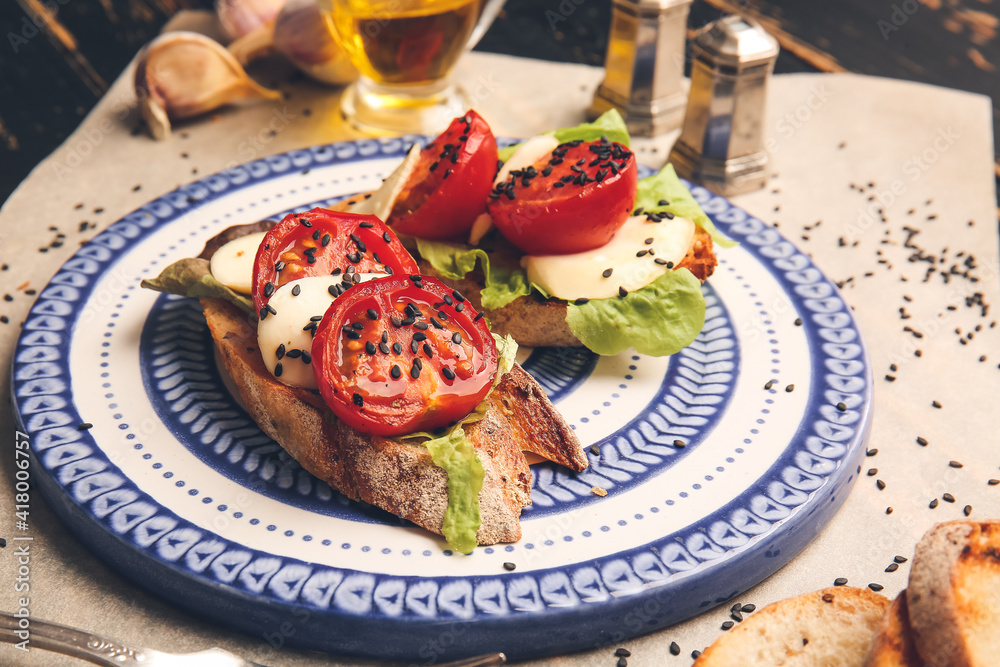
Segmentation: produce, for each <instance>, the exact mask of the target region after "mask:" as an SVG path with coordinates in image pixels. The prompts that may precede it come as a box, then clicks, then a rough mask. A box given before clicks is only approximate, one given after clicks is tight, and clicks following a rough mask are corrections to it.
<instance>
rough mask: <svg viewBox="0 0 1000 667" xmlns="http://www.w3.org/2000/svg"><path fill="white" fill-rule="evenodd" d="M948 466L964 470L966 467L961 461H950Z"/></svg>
mask: <svg viewBox="0 0 1000 667" xmlns="http://www.w3.org/2000/svg"><path fill="white" fill-rule="evenodd" d="M948 465H949V466H950V467H952V468H962V467H964V466H963V465H962V463H961V462H960V461H948Z"/></svg>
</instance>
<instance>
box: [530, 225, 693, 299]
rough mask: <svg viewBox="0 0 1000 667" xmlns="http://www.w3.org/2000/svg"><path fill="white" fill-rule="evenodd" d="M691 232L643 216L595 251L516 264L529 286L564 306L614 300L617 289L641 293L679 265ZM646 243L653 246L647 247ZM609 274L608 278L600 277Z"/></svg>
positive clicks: (689, 243) (691, 229)
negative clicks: (621, 288) (529, 282)
mask: <svg viewBox="0 0 1000 667" xmlns="http://www.w3.org/2000/svg"><path fill="white" fill-rule="evenodd" d="M694 232H695V225H694V223H693V222H692V221H691V220H688V219H687V218H674V219H673V220H664V221H662V222H650V221H648V220H647V219H646V217H645V216H641V215H640V216H633V217H631V218H629V219H628V220H626V221H625V224H624V225H622V227H621V229H619V230H618V232H617V233H616V234H615V235H614V236H613V237H612V238H611V240H610V241H608V242H607V243H605V244H604V245H602V246H600V247H599V248H594V249H593V250H587V251H584V252H578V253H573V254H570V255H544V256H532V255H528V256H525V257H524V258H522V259H521V264H522V265H523V266H524V268H525V269H526V270H527V273H528V280H530V281H531V282H533V283H535V284H536V285H538V286H539V287H541V288H542V289H544V290H545V291H546V292H547V293H548V294H550V295H551V296H557V297H559V298H560V299H566V300H567V301H572V300H574V299H608V298H611V297H615V296H619V288H620V287H624V288H625V289H626V290H628V291H629V292H632V291H634V290H637V289H641V288H643V287H645V286H646V285H648V284H649V283H651V282H653V281H654V280H656V279H657V278H658V277H660V276H661V275H663V274H664V273H666V272H667V271H669V270H671V269H670V268H667V267H668V266H669V267H671V268H672V267H673V266H676V265H677V264H679V263H680V262H681V260H682V259H684V256H685V255H686V254H687V251H688V248H690V247H691V242H692V240H694ZM647 239H652V240H651V241H650V242H649V243H646V241H647ZM643 251H645V252H643ZM639 253H642V256H641V257H638V256H637V254H639ZM656 260H662V263H658V262H657V261H656ZM608 269H611V273H610V274H609V275H608V276H607V277H605V276H604V274H605V273H607V272H608Z"/></svg>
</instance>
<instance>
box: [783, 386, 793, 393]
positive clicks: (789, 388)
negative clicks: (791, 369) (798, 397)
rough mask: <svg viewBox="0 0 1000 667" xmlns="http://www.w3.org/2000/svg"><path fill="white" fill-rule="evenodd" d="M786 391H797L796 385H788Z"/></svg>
mask: <svg viewBox="0 0 1000 667" xmlns="http://www.w3.org/2000/svg"><path fill="white" fill-rule="evenodd" d="M785 391H787V392H789V393H791V392H793V391H795V385H794V384H790V385H788V386H787V387H785Z"/></svg>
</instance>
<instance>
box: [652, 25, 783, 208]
mask: <svg viewBox="0 0 1000 667" xmlns="http://www.w3.org/2000/svg"><path fill="white" fill-rule="evenodd" d="M691 47H692V58H693V61H692V66H691V92H690V94H689V96H688V105H687V114H686V115H685V118H684V128H683V130H681V136H680V139H678V140H677V143H676V144H675V145H674V148H673V150H672V151H671V154H670V161H671V162H672V163H673V164H674V167H675V168H676V170H677V173H678V174H680V175H681V176H684V177H685V178H688V179H690V180H692V181H695V182H698V183H701V184H702V185H704V186H705V187H707V188H709V189H710V190H713V191H715V192H717V193H719V194H722V195H736V194H741V193H744V192H751V191H753V190H757V189H759V188H762V187H764V185H765V184H766V183H767V151H766V150H764V110H765V103H766V101H767V80H768V78H769V77H770V75H771V72H772V70H773V69H774V61H775V60H776V59H777V57H778V43H777V41H776V40H775V39H774V38H773V37H772V36H771V35H769V34H768V33H767V32H765V31H764V29H763V28H762V27H761V26H760V25H759V24H758V23H757V22H755V21H753V20H751V19H747V18H742V17H739V16H726V17H724V18H721V19H719V20H717V21H713V22H712V23H709V24H708V25H707V26H705V27H704V28H702V29H701V30H699V31H698V34H697V35H696V36H695V37H694V39H693V40H692V44H691Z"/></svg>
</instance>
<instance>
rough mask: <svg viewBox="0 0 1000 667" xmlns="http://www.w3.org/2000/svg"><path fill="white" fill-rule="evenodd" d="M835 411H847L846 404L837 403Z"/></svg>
mask: <svg viewBox="0 0 1000 667" xmlns="http://www.w3.org/2000/svg"><path fill="white" fill-rule="evenodd" d="M837 409H838V410H840V411H841V412H845V411H846V410H847V404H846V403H844V402H843V401H841V402H840V403H837Z"/></svg>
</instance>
